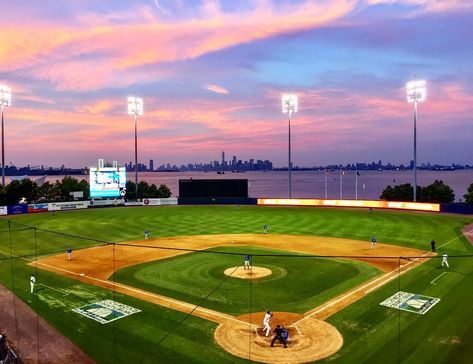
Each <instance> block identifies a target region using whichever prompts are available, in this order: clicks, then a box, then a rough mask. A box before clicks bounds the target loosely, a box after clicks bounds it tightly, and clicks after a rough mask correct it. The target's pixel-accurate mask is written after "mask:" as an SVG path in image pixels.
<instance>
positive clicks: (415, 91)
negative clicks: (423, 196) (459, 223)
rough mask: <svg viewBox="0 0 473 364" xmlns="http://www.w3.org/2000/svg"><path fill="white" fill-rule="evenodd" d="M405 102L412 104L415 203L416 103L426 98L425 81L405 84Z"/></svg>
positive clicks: (415, 195)
mask: <svg viewBox="0 0 473 364" xmlns="http://www.w3.org/2000/svg"><path fill="white" fill-rule="evenodd" d="M406 91H407V102H408V103H412V104H414V166H413V171H414V187H413V188H414V202H416V201H417V103H418V102H424V101H425V98H426V96H427V88H426V83H425V81H411V82H408V83H407V84H406Z"/></svg>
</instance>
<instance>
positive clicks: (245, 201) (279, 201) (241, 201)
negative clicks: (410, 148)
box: [0, 197, 473, 215]
mask: <svg viewBox="0 0 473 364" xmlns="http://www.w3.org/2000/svg"><path fill="white" fill-rule="evenodd" d="M167 205H258V206H307V207H358V208H374V209H388V210H411V211H428V212H442V213H452V214H464V215H473V205H470V204H466V203H449V204H443V203H442V204H433V203H419V202H400V201H376V200H330V199H327V200H326V199H295V198H293V199H288V198H181V197H180V198H176V197H171V198H145V199H143V200H142V201H130V202H125V201H124V200H122V199H120V200H117V199H113V200H112V199H108V200H91V201H71V202H54V203H40V204H29V205H10V206H0V215H15V214H26V213H29V214H31V213H39V212H47V211H63V210H76V209H87V208H99V207H123V206H167Z"/></svg>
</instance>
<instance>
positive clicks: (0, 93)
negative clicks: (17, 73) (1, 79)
mask: <svg viewBox="0 0 473 364" xmlns="http://www.w3.org/2000/svg"><path fill="white" fill-rule="evenodd" d="M0 105H1V106H2V107H3V106H10V105H11V88H10V87H8V86H5V85H0Z"/></svg>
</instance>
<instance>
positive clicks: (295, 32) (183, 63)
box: [0, 0, 473, 167]
mask: <svg viewBox="0 0 473 364" xmlns="http://www.w3.org/2000/svg"><path fill="white" fill-rule="evenodd" d="M0 3H2V4H3V5H2V6H1V8H2V23H1V25H0V84H5V85H8V86H9V87H11V89H12V105H11V106H10V107H7V108H6V109H5V143H6V144H5V153H6V154H5V161H6V164H10V163H13V164H15V165H17V166H22V165H28V164H29V165H31V166H33V165H41V164H43V165H45V166H59V165H61V164H65V165H67V166H70V167H84V166H92V165H94V164H96V163H97V159H98V158H104V159H105V160H107V161H113V160H117V161H118V162H119V163H120V164H123V163H126V162H129V161H131V160H134V122H133V118H132V117H131V116H129V115H127V109H126V107H127V97H128V96H131V95H134V96H139V97H142V98H143V100H144V115H143V116H142V117H139V118H138V139H139V141H138V156H139V157H138V159H139V161H140V162H143V163H148V161H149V160H150V159H153V160H154V165H155V166H157V165H160V164H162V163H171V164H174V163H176V164H181V163H189V162H190V163H194V162H195V163H200V162H201V161H203V162H208V161H210V160H219V159H220V158H221V157H220V156H221V152H222V151H225V153H226V156H227V159H230V158H231V157H232V156H233V155H236V156H237V157H238V158H239V159H243V160H245V159H249V158H254V159H263V160H264V159H269V160H271V161H273V162H274V164H275V166H286V165H287V144H288V120H287V114H283V113H282V112H281V95H282V94H283V93H286V92H291V93H295V94H297V95H298V98H299V111H298V112H297V113H296V114H294V115H293V119H292V123H291V126H292V130H291V131H292V160H293V164H294V165H304V166H313V165H325V164H332V163H333V164H335V163H343V164H346V163H356V162H368V161H374V160H375V161H377V160H379V159H381V160H383V161H390V162H394V163H405V164H407V163H409V161H410V160H411V159H412V154H413V105H412V104H408V103H407V100H406V90H405V85H406V82H408V81H410V80H413V79H423V80H426V82H427V87H428V91H427V100H426V101H425V102H424V103H421V104H419V105H418V120H417V131H418V152H417V153H418V162H419V164H420V163H422V162H431V163H442V164H449V163H452V162H454V163H463V164H466V163H469V164H473V146H472V145H473V142H472V141H473V123H472V121H473V120H472V119H473V66H472V59H473V42H472V36H473V1H466V0H451V1H447V0H399V1H396V0H312V1H311V0H252V1H243V0H134V1H128V0H127V1H125V0H100V1H96V0H64V1H57V0H41V1H31V0H16V1H7V0H0Z"/></svg>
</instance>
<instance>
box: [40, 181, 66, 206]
mask: <svg viewBox="0 0 473 364" xmlns="http://www.w3.org/2000/svg"><path fill="white" fill-rule="evenodd" d="M37 201H40V202H57V201H61V191H60V190H59V188H57V187H56V185H55V184H53V183H51V182H49V181H48V182H44V183H43V184H42V185H41V186H39V188H38V200H37Z"/></svg>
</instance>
